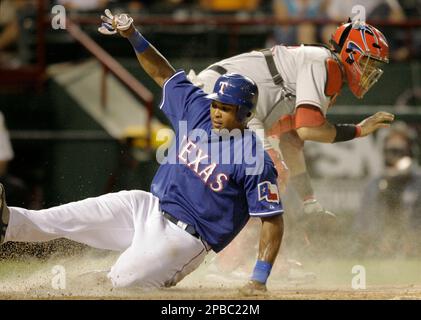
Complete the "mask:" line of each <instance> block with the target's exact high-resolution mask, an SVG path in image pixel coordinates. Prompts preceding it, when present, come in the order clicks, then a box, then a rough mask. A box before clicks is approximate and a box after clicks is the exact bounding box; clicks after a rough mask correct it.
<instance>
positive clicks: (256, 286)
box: [241, 215, 284, 294]
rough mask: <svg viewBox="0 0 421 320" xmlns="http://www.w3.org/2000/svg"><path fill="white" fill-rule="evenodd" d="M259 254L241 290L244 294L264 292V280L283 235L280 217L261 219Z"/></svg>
mask: <svg viewBox="0 0 421 320" xmlns="http://www.w3.org/2000/svg"><path fill="white" fill-rule="evenodd" d="M261 219H262V229H261V232H260V242H259V254H258V257H257V263H256V266H255V268H254V271H253V275H252V277H251V280H250V281H249V282H248V283H247V284H246V285H245V286H244V287H243V288H242V289H241V291H242V293H244V294H254V293H258V292H261V291H266V280H267V278H268V277H269V274H270V271H271V269H272V266H273V263H274V262H275V259H276V256H277V255H278V251H279V248H280V246H281V242H282V236H283V233H284V220H283V217H282V215H276V216H272V217H262V218H261Z"/></svg>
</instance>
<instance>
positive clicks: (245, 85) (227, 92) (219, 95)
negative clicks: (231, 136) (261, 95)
mask: <svg viewBox="0 0 421 320" xmlns="http://www.w3.org/2000/svg"><path fill="white" fill-rule="evenodd" d="M257 95H258V89H257V85H256V83H255V82H254V81H253V80H252V79H250V78H248V77H246V76H242V75H240V74H236V73H227V74H224V75H222V76H220V77H219V78H218V80H216V82H215V86H214V88H213V93H211V94H208V95H207V98H209V99H212V100H216V101H219V102H221V103H226V104H231V105H235V106H238V110H237V119H238V121H240V122H243V121H244V120H246V119H247V118H248V117H250V116H251V115H252V112H253V110H254V108H255V106H256V102H257Z"/></svg>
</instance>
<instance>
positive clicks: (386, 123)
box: [358, 111, 395, 137]
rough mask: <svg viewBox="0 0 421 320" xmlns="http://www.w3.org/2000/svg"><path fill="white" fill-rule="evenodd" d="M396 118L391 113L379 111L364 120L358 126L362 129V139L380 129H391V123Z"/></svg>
mask: <svg viewBox="0 0 421 320" xmlns="http://www.w3.org/2000/svg"><path fill="white" fill-rule="evenodd" d="M394 119H395V116H394V115H393V114H391V113H389V112H384V111H379V112H376V113H375V114H374V115H372V116H370V117H368V118H366V119H364V120H363V121H361V122H360V123H359V124H358V125H359V126H360V127H361V134H360V137H365V136H367V135H369V134H371V133H373V132H374V131H376V130H378V129H380V128H388V127H390V123H391V122H392V121H393V120H394Z"/></svg>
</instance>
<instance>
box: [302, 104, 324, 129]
mask: <svg viewBox="0 0 421 320" xmlns="http://www.w3.org/2000/svg"><path fill="white" fill-rule="evenodd" d="M325 121H326V119H325V117H324V116H323V113H322V111H321V110H320V109H319V108H317V107H315V106H311V105H301V106H298V108H297V111H296V113H295V129H299V128H301V127H320V126H321V125H322V124H323V123H325Z"/></svg>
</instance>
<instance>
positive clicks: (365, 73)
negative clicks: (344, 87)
mask: <svg viewBox="0 0 421 320" xmlns="http://www.w3.org/2000/svg"><path fill="white" fill-rule="evenodd" d="M330 43H331V44H332V46H333V48H334V51H335V52H336V53H337V54H338V55H339V57H340V59H341V60H342V63H343V65H344V69H345V74H346V77H347V80H348V85H349V88H350V89H351V91H352V93H353V94H354V95H355V96H356V97H357V98H362V97H363V96H364V95H365V94H366V93H367V91H368V90H369V89H370V88H371V87H372V86H373V85H374V84H375V83H376V82H377V80H378V79H379V78H380V77H381V75H382V74H383V70H381V69H380V65H381V64H383V63H388V62H389V59H388V56H389V45H388V43H387V40H386V38H385V37H384V35H383V34H382V33H381V32H380V31H379V30H377V29H376V28H374V27H373V26H371V25H369V24H367V23H365V22H362V21H356V22H348V23H344V24H343V25H341V26H340V27H338V28H337V29H336V31H335V33H334V34H333V35H332V39H331V40H330Z"/></svg>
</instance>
